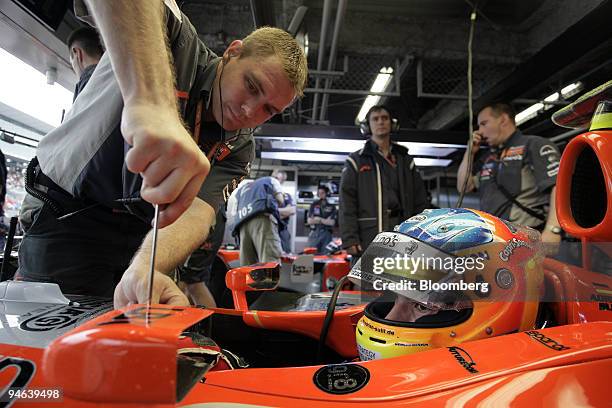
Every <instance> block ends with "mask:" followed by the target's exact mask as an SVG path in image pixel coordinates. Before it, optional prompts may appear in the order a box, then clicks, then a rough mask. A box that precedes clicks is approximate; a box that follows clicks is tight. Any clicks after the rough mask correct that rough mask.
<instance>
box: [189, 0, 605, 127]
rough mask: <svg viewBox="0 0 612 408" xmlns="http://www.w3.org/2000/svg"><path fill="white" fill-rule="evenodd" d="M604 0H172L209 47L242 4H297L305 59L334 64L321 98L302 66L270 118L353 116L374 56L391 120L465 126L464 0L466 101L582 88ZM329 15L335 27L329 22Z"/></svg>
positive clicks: (599, 33) (279, 8)
mask: <svg viewBox="0 0 612 408" xmlns="http://www.w3.org/2000/svg"><path fill="white" fill-rule="evenodd" d="M611 3H612V2H611V1H605V0H604V1H602V0H541V1H540V0H539V1H533V0H480V1H477V0H375V1H374V0H370V1H368V0H347V1H343V0H310V1H309V0H303V1H298V0H283V1H281V0H277V1H256V0H251V1H247V0H242V1H231V2H230V1H221V0H206V1H202V0H186V1H183V2H180V4H181V7H182V8H183V10H184V11H185V13H186V14H187V15H188V16H189V17H190V18H191V20H192V21H193V23H194V25H195V26H196V28H197V29H198V30H199V32H200V35H201V36H202V38H203V39H204V40H206V41H207V42H208V43H209V44H211V45H213V46H214V47H215V48H216V50H217V51H222V49H223V48H224V46H225V45H227V44H228V43H229V42H230V41H231V40H233V39H236V38H241V37H243V36H244V35H246V34H247V33H248V32H250V31H251V30H252V29H253V24H254V22H253V16H254V15H255V17H256V19H258V21H257V23H258V24H259V25H262V24H274V25H276V26H279V27H283V28H287V27H289V25H290V22H291V19H292V18H293V16H294V15H295V13H296V10H298V8H299V7H306V8H307V10H306V12H305V14H304V18H303V23H302V25H301V26H300V36H301V35H302V34H304V33H306V34H307V37H308V62H309V68H310V70H311V71H336V72H339V73H341V74H342V75H341V76H334V77H332V78H334V80H333V82H331V84H330V86H329V88H330V89H331V92H334V93H332V94H330V95H329V96H328V99H327V105H324V106H323V108H322V106H321V105H322V104H323V99H324V95H323V94H319V95H318V97H317V96H316V95H317V94H316V93H314V92H316V89H317V87H316V80H317V78H320V81H319V86H318V88H323V87H324V86H325V82H326V81H325V80H324V78H325V77H317V76H316V75H311V76H310V80H309V85H308V88H309V92H308V93H307V94H306V97H305V98H303V99H302V101H300V103H299V104H297V105H296V109H295V110H294V112H292V114H291V115H289V114H288V115H285V117H283V118H277V119H276V121H277V122H284V123H286V124H287V123H291V124H301V125H304V124H323V125H327V124H329V125H333V126H338V125H353V124H354V121H355V117H356V116H357V113H358V111H359V108H360V107H361V104H362V102H363V100H364V99H365V95H363V94H358V93H357V92H355V91H361V92H362V93H365V92H367V91H368V90H369V89H370V87H371V85H372V83H373V81H374V79H375V77H376V74H377V73H378V71H379V70H380V68H381V67H383V66H391V67H393V68H394V70H395V72H396V73H398V72H399V73H400V74H401V76H400V78H399V81H395V80H393V81H391V84H390V86H389V87H388V88H387V92H388V93H389V94H391V95H397V96H389V97H387V98H384V102H385V103H386V104H388V105H389V106H390V107H391V108H392V109H393V110H394V113H395V114H396V115H397V116H398V118H399V119H400V123H401V125H402V127H406V128H412V129H444V130H463V129H466V128H467V120H466V119H467V116H466V112H467V102H466V100H465V99H464V98H465V96H466V95H467V81H466V72H467V59H468V34H469V28H470V21H469V17H470V13H471V11H472V10H473V9H474V7H475V8H476V10H477V18H476V21H475V30H474V40H473V54H472V56H473V64H474V71H473V81H474V100H475V102H476V105H478V104H479V103H480V104H482V103H484V102H486V101H488V100H493V99H495V100H497V99H509V100H515V101H517V103H516V106H517V108H518V109H519V110H520V109H521V108H523V107H526V106H528V105H530V104H532V103H533V101H534V100H542V99H543V98H545V97H547V96H548V95H550V94H551V93H553V92H555V91H558V90H559V89H561V88H562V87H563V86H565V85H567V84H570V83H572V82H574V81H576V80H578V79H580V80H582V81H583V82H584V83H585V88H589V87H593V86H595V85H598V84H599V83H601V82H604V81H605V80H607V79H609V78H610V77H611V74H612V64H611V61H610V58H612V40H611V39H612V25H611V24H609V16H612V4H611ZM324 14H325V17H326V20H325V21H323V17H324ZM337 23H338V27H339V28H336V27H335V25H336V24H337ZM335 32H337V37H336V39H337V43H336V44H335V45H334V44H332V43H333V42H334V33H335ZM322 37H325V38H324V40H325V48H324V49H323V52H322V53H321V52H320V50H319V49H320V47H321V40H322ZM300 38H301V37H300ZM332 46H333V47H332ZM331 48H335V53H334V54H335V55H334V56H333V57H334V59H335V61H332V62H333V64H332V65H330V53H331V52H333V51H334V50H332V49H331ZM320 56H322V59H321V60H320V59H319V57H320ZM585 75H586V77H583V76H585ZM398 83H399V89H398V88H397V86H396V85H398ZM419 95H421V96H419ZM315 99H317V100H316V101H315ZM313 108H314V109H316V111H315V112H314V113H313ZM553 110H554V109H553ZM548 116H550V115H548ZM541 120H542V117H539V118H538V120H535V121H533V122H534V123H527V124H526V125H527V126H530V125H531V126H533V125H538V123H539V121H541ZM548 122H549V124H550V121H548ZM537 130H538V131H539V133H541V134H542V133H544V134H545V135H549V136H550V135H553V134H556V133H560V132H562V130H560V129H559V130H557V129H555V128H554V126H553V125H552V124H550V126H542V125H540V126H539V127H538V129H537ZM547 132H548V134H547Z"/></svg>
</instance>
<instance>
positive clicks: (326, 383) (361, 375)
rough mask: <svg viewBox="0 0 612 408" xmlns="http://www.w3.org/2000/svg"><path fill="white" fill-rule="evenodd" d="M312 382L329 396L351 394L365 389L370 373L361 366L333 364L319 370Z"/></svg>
mask: <svg viewBox="0 0 612 408" xmlns="http://www.w3.org/2000/svg"><path fill="white" fill-rule="evenodd" d="M312 380H313V382H314V383H315V385H316V386H317V388H319V389H320V390H321V391H323V392H326V393H328V394H336V395H341V394H351V393H353V392H356V391H359V390H360V389H362V388H363V387H365V385H366V384H367V383H368V382H369V381H370V372H369V371H368V369H367V368H365V367H363V366H361V365H359V364H333V365H328V366H325V367H321V368H319V369H318V370H317V372H316V373H315V374H314V376H313V378H312Z"/></svg>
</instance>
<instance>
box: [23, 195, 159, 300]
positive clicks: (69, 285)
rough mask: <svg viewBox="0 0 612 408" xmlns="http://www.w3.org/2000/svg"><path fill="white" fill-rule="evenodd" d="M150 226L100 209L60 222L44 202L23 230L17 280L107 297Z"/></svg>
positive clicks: (121, 214) (117, 213)
mask: <svg viewBox="0 0 612 408" xmlns="http://www.w3.org/2000/svg"><path fill="white" fill-rule="evenodd" d="M150 229H151V226H150V225H149V224H147V223H146V222H144V221H142V220H140V219H138V218H137V217H135V216H133V215H131V214H129V213H122V212H112V210H110V209H108V208H103V207H95V208H92V209H90V210H87V211H85V212H83V213H81V214H77V215H74V216H72V217H69V218H67V219H65V220H61V221H60V220H58V219H57V218H56V216H55V215H54V214H53V213H52V212H51V211H50V209H49V208H48V207H47V205H46V204H45V205H44V206H43V207H42V209H41V210H39V213H38V214H37V215H35V217H34V222H33V223H32V225H31V226H30V227H29V228H28V229H27V231H26V232H25V236H24V238H23V241H22V243H21V246H20V248H19V269H18V270H17V274H16V276H15V278H16V279H19V280H25V281H37V282H53V283H57V284H59V286H60V288H61V289H62V291H63V292H64V293H66V294H78V295H91V296H101V297H107V298H110V297H112V296H113V293H114V289H115V286H116V285H117V283H118V282H119V280H120V279H121V276H122V275H123V272H124V271H125V270H126V268H127V267H128V265H129V264H130V261H131V259H132V257H133V256H134V254H135V252H136V250H137V249H138V248H139V246H140V244H141V243H142V240H143V239H144V237H145V235H146V233H147V232H148V231H149V230H150Z"/></svg>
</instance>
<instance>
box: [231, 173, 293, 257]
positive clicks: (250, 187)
mask: <svg viewBox="0 0 612 408" xmlns="http://www.w3.org/2000/svg"><path fill="white" fill-rule="evenodd" d="M236 199H237V211H236V218H235V224H234V232H233V233H234V235H238V236H239V237H240V264H241V265H251V264H254V263H258V262H280V256H281V252H282V248H281V240H280V236H279V230H280V229H281V228H282V227H283V223H282V222H281V217H280V214H279V211H278V207H279V206H280V205H282V204H283V203H284V197H283V191H282V189H281V185H280V183H279V181H278V180H277V179H276V178H275V177H261V178H259V179H257V180H255V181H253V182H252V183H249V184H244V185H242V186H241V187H239V188H238V190H237V192H236Z"/></svg>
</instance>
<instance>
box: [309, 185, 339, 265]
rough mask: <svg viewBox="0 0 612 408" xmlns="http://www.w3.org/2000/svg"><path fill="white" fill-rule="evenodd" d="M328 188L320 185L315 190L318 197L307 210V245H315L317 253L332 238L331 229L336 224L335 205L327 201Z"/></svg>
mask: <svg viewBox="0 0 612 408" xmlns="http://www.w3.org/2000/svg"><path fill="white" fill-rule="evenodd" d="M328 194H329V188H327V187H326V186H324V185H320V186H319V189H318V191H317V195H318V197H319V199H318V200H317V201H314V202H313V203H312V204H310V209H309V210H308V220H307V221H308V225H309V226H310V234H309V235H308V246H310V247H316V248H317V253H318V254H320V253H323V251H324V249H325V246H326V245H327V244H329V242H330V241H331V240H332V229H333V227H334V225H335V224H336V218H337V211H336V206H335V205H333V204H331V203H329V202H328V201H327V195H328Z"/></svg>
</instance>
